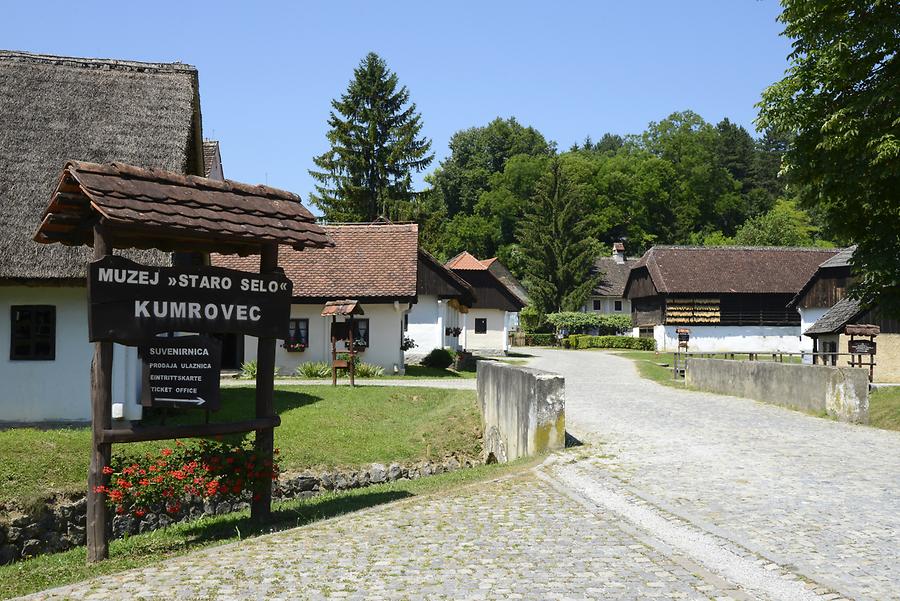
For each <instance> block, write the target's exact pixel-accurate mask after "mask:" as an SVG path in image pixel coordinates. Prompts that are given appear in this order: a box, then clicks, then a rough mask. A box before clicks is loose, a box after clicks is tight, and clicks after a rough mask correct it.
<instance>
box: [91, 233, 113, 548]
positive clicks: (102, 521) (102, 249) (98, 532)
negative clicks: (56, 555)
mask: <svg viewBox="0 0 900 601" xmlns="http://www.w3.org/2000/svg"><path fill="white" fill-rule="evenodd" d="M110 254H112V247H111V246H110V244H109V240H108V239H107V237H106V235H105V233H104V232H103V230H102V229H101V228H100V226H94V260H97V259H102V258H103V257H105V256H107V255H110ZM112 362H113V345H112V342H95V343H94V360H93V361H92V363H91V465H90V469H89V471H88V491H87V561H88V563H93V562H97V561H102V560H104V559H106V558H107V557H109V531H108V530H107V523H106V521H107V515H108V511H107V507H106V497H105V495H104V494H103V493H98V492H96V491H95V487H97V486H101V485H103V484H105V483H106V476H104V474H103V468H104V467H105V466H107V465H109V462H110V459H111V456H112V445H111V444H108V443H103V442H101V441H100V439H101V433H102V432H103V431H104V430H109V429H110V427H112Z"/></svg>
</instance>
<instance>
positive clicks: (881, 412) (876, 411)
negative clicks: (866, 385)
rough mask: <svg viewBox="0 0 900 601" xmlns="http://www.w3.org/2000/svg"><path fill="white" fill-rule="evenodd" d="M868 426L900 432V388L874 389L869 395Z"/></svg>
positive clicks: (885, 387)
mask: <svg viewBox="0 0 900 601" xmlns="http://www.w3.org/2000/svg"><path fill="white" fill-rule="evenodd" d="M869 425H870V426H874V427H876V428H883V429H884V430H900V386H883V387H880V388H875V389H874V390H872V392H871V393H870V394H869Z"/></svg>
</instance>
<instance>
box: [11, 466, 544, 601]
mask: <svg viewBox="0 0 900 601" xmlns="http://www.w3.org/2000/svg"><path fill="white" fill-rule="evenodd" d="M532 463H533V462H525V461H520V462H516V463H509V464H504V465H499V464H494V465H485V466H480V467H476V468H472V469H467V470H459V471H456V472H450V473H447V474H441V475H439V476H430V477H428V478H423V479H420V480H407V481H398V482H391V483H389V484H381V485H377V486H370V487H368V488H361V489H356V490H351V491H346V492H341V493H327V494H323V495H320V496H317V497H313V498H310V499H303V500H295V501H289V502H285V503H280V504H276V505H275V506H274V508H273V509H274V511H273V519H272V521H271V522H269V523H267V524H265V525H264V526H263V525H260V524H259V523H256V522H253V521H251V520H250V517H249V512H246V511H245V512H237V513H232V514H228V515H223V516H214V517H208V518H202V519H200V520H197V521H195V522H190V523H185V524H176V525H173V526H170V527H168V528H164V529H162V530H156V531H153V532H148V533H146V534H139V535H135V536H130V537H128V538H126V539H120V540H115V541H112V543H111V544H110V558H109V559H108V560H106V561H103V562H101V563H99V564H94V565H90V566H88V565H86V564H85V548H84V547H78V548H76V549H72V550H70V551H66V552H65V553H56V554H53V555H41V556H38V557H36V558H34V559H29V560H27V561H21V562H18V563H14V564H11V565H8V566H0V583H3V586H2V587H0V599H8V598H10V597H17V596H20V595H26V594H29V593H33V592H37V591H41V590H45V589H48V588H51V587H57V586H62V585H65V584H71V583H74V582H78V581H80V580H85V579H87V578H90V577H93V576H101V575H104V574H112V573H115V572H121V571H123V570H127V569H130V568H137V567H142V566H147V565H151V564H154V563H157V562H161V561H163V560H165V559H166V558H169V557H173V556H175V555H181V554H184V553H186V552H188V551H194V550H197V549H200V548H203V547H207V546H212V545H218V544H222V543H227V542H234V541H237V540H239V539H242V538H249V537H252V536H256V535H258V534H265V533H267V532H272V531H276V530H285V529H288V528H294V527H296V526H302V525H304V524H308V523H310V522H314V521H316V520H320V519H324V518H329V517H333V516H336V515H340V514H343V513H347V512H350V511H356V510H359V509H363V508H366V507H372V506H375V505H380V504H382V503H388V502H391V501H395V500H399V499H403V498H410V497H415V496H418V495H422V494H429V493H439V492H441V491H453V490H456V489H458V488H459V487H460V486H463V485H465V484H470V483H474V482H478V481H483V480H488V479H492V478H497V477H500V476H503V475H506V474H509V473H512V472H515V471H518V470H521V469H523V468H525V467H528V466H530V465H532Z"/></svg>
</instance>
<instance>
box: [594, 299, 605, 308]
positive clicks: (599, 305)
mask: <svg viewBox="0 0 900 601" xmlns="http://www.w3.org/2000/svg"><path fill="white" fill-rule="evenodd" d="M593 306H594V311H603V301H602V300H600V299H599V298H595V299H594V305H593Z"/></svg>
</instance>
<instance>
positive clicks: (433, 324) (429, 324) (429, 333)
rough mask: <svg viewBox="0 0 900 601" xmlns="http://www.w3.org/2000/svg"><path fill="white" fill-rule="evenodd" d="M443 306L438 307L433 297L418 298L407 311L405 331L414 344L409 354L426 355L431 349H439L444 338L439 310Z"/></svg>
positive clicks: (424, 295) (435, 297)
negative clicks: (407, 317) (407, 320)
mask: <svg viewBox="0 0 900 601" xmlns="http://www.w3.org/2000/svg"><path fill="white" fill-rule="evenodd" d="M445 304H446V303H441V304H440V305H439V304H438V297H437V296H435V295H431V294H423V295H420V296H419V300H418V302H417V303H416V304H415V305H413V306H412V309H410V311H409V328H408V329H407V330H406V335H407V336H408V337H409V338H412V339H413V340H414V341H415V343H416V346H415V348H414V349H413V350H411V351H410V354H417V355H427V354H428V353H429V352H430V351H431V350H432V349H436V348H440V347H441V345H442V340H443V337H444V326H443V324H442V321H443V320H442V319H441V309H442V308H443V306H444V305H445Z"/></svg>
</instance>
